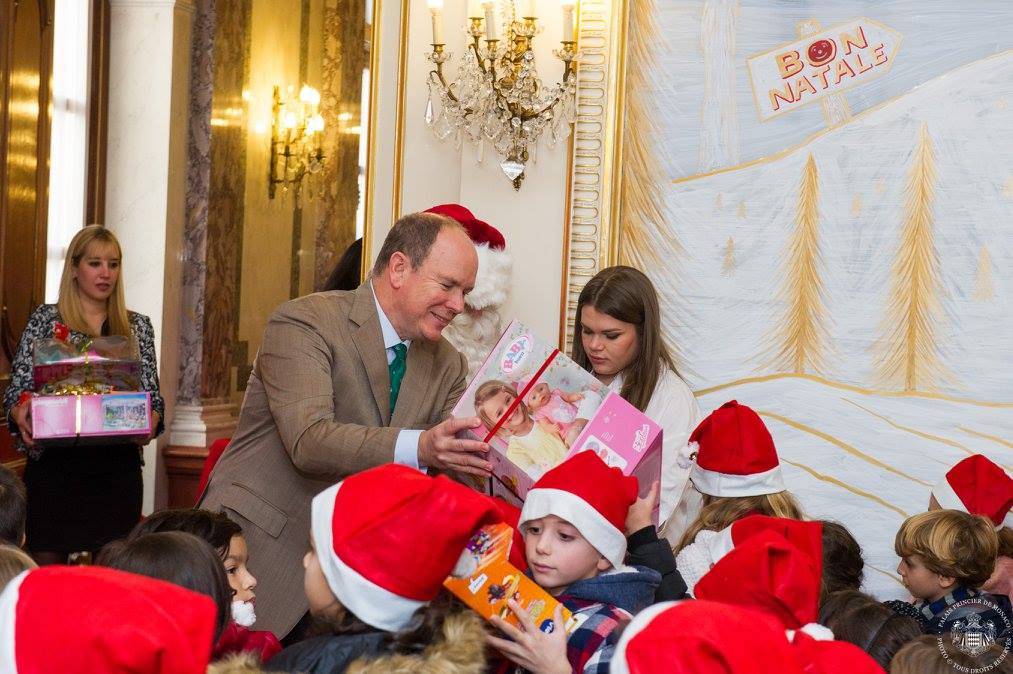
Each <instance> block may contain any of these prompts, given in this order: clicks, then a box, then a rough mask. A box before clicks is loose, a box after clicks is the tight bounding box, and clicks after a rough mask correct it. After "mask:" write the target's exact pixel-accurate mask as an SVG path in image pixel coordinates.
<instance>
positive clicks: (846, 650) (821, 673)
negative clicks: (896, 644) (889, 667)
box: [791, 632, 886, 674]
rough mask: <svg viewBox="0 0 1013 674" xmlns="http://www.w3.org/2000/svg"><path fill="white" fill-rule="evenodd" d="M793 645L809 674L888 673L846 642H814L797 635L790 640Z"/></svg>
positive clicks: (812, 639) (809, 638) (802, 633)
mask: <svg viewBox="0 0 1013 674" xmlns="http://www.w3.org/2000/svg"><path fill="white" fill-rule="evenodd" d="M791 645H792V650H793V651H794V652H795V658H796V659H797V660H798V662H799V665H801V666H802V669H803V670H804V671H805V672H806V674H838V672H847V673H848V674H886V672H885V671H884V670H883V668H882V667H880V666H879V663H878V662H876V661H875V660H873V659H872V656H870V655H869V654H868V653H866V652H865V651H863V650H862V649H861V648H859V647H858V646H856V645H854V644H851V643H848V642H846V641H827V640H820V639H814V638H813V637H811V636H809V635H808V634H806V633H804V632H797V633H795V635H794V636H793V637H792V639H791Z"/></svg>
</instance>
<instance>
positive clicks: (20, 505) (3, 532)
mask: <svg viewBox="0 0 1013 674" xmlns="http://www.w3.org/2000/svg"><path fill="white" fill-rule="evenodd" d="M27 515H28V492H27V491H26V490H25V483H24V482H23V481H22V480H21V478H20V477H18V476H17V473H15V472H14V471H12V470H10V469H9V468H7V467H5V466H0V543H9V544H11V545H14V546H16V547H19V548H21V547H24V545H25V518H26V517H27Z"/></svg>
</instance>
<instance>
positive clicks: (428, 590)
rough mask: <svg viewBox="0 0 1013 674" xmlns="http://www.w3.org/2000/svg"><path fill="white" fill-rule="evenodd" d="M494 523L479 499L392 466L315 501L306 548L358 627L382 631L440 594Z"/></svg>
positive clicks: (491, 509) (495, 516) (488, 504)
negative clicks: (477, 533) (474, 539)
mask: <svg viewBox="0 0 1013 674" xmlns="http://www.w3.org/2000/svg"><path fill="white" fill-rule="evenodd" d="M499 521H501V518H500V516H499V513H498V511H497V508H496V505H495V504H494V503H493V502H492V501H491V500H490V499H489V498H488V497H486V496H483V495H482V494H479V493H478V492H476V491H473V490H471V489H469V488H467V487H465V486H464V485H461V484H458V483H457V482H454V481H452V480H450V479H449V478H447V477H444V476H440V477H436V478H432V477H429V476H427V475H425V474H423V473H420V472H419V471H417V470H414V469H412V468H408V467H407V466H402V465H399V464H387V465H383V466H379V467H377V468H372V469H370V470H366V471H363V472H361V473H357V474H356V475H352V476H351V477H348V478H346V479H345V480H343V481H342V482H339V483H338V484H336V485H334V486H332V487H329V488H328V489H325V490H324V491H322V492H321V493H319V494H317V496H316V497H314V499H313V505H312V533H313V544H314V546H315V549H316V551H317V557H318V559H319V560H320V567H321V569H322V570H323V572H324V577H325V578H326V579H327V584H328V586H329V587H330V588H331V591H332V592H333V593H334V596H335V597H337V599H338V601H339V602H341V604H342V605H343V606H344V607H345V608H347V609H348V610H349V611H351V612H352V613H353V614H354V615H355V617H357V618H358V619H359V620H361V621H363V622H364V623H367V624H369V625H372V626H373V627H375V628H377V629H381V630H384V631H387V632H398V631H401V630H403V629H405V628H407V627H408V626H410V625H411V622H412V617H413V615H414V614H415V611H417V610H418V609H419V608H421V607H422V606H425V604H426V603H427V602H429V601H431V600H433V599H435V598H436V596H437V595H438V594H439V593H440V590H441V589H442V588H443V581H444V580H446V578H447V576H449V575H450V574H451V572H453V571H455V566H456V565H457V564H458V561H459V560H461V559H463V558H467V556H462V552H464V550H465V547H466V546H467V544H468V541H469V540H470V539H471V537H472V536H473V535H474V533H475V531H476V530H478V529H479V528H480V527H482V526H485V525H486V524H493V523H495V522H499Z"/></svg>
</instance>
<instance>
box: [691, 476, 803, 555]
mask: <svg viewBox="0 0 1013 674" xmlns="http://www.w3.org/2000/svg"><path fill="white" fill-rule="evenodd" d="M756 513H759V514H760V515H767V516H769V517H784V518H786V519H790V520H802V519H805V517H804V516H803V514H802V507H801V506H800V505H799V504H798V501H796V500H795V497H794V496H792V495H791V493H790V492H787V491H779V492H776V493H774V494H760V495H759V496H710V495H708V494H704V495H703V508H701V509H700V514H699V515H697V518H696V520H695V521H694V522H693V524H691V525H690V527H689V529H687V530H686V533H684V534H683V535H682V540H680V541H679V545H678V546H676V548H675V552H679V551H680V550H682V549H683V548H684V547H686V546H687V545H689V544H690V543H692V542H693V541H694V539H696V535H697V534H698V533H700V532H701V531H703V530H704V529H707V530H708V531H721V530H722V529H725V528H727V527H730V526H732V523H734V522H735V521H736V520H740V519H742V518H743V517H745V516H746V515H752V514H756Z"/></svg>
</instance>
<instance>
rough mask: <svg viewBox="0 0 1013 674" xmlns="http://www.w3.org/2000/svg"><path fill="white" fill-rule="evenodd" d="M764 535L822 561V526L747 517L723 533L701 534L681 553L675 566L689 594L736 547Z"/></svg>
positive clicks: (725, 529) (765, 516) (799, 521)
mask: <svg viewBox="0 0 1013 674" xmlns="http://www.w3.org/2000/svg"><path fill="white" fill-rule="evenodd" d="M763 531H773V532H775V533H777V534H778V535H780V536H781V537H783V538H784V539H785V540H787V541H788V542H789V543H791V544H792V545H794V546H795V547H797V548H798V549H800V550H801V551H803V552H805V553H806V554H808V555H809V556H810V557H812V558H813V559H820V560H822V555H823V540H822V535H823V525H822V524H821V523H819V522H804V521H801V520H792V519H787V518H784V517H769V516H767V515H748V516H746V517H743V518H742V519H740V520H736V521H735V522H733V523H732V524H731V526H728V527H726V528H724V529H722V530H721V531H706V530H705V531H701V532H700V534H698V535H697V537H696V540H694V541H693V542H692V543H691V544H689V545H687V546H686V547H685V548H683V549H682V550H680V551H679V554H678V555H677V556H676V562H677V564H678V566H679V572H680V573H681V574H682V577H683V579H684V580H685V581H686V587H688V588H689V593H690V594H694V592H695V588H696V584H697V583H699V582H700V579H701V578H703V577H704V575H706V574H707V573H708V572H709V571H710V570H711V567H713V566H714V564H715V563H717V562H718V560H720V559H722V558H723V557H724V556H725V555H727V554H728V553H729V552H731V551H732V550H733V549H734V548H735V547H736V546H738V545H741V544H742V543H743V542H745V541H747V540H749V539H750V538H751V537H753V536H755V535H756V534H758V533H760V532H763Z"/></svg>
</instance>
